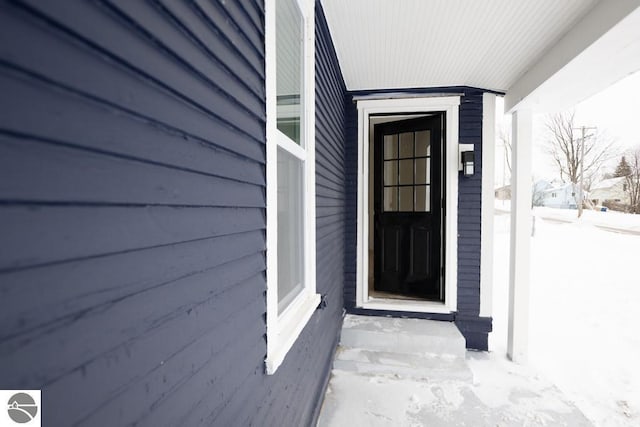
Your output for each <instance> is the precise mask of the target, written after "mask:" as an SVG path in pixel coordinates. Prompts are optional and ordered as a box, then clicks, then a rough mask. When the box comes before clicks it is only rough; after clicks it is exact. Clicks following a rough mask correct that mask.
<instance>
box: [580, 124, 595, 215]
mask: <svg viewBox="0 0 640 427" xmlns="http://www.w3.org/2000/svg"><path fill="white" fill-rule="evenodd" d="M579 129H581V130H582V138H580V184H579V185H578V200H577V203H576V204H577V205H578V218H580V217H581V216H582V204H583V202H584V190H583V189H584V141H585V139H586V138H587V136H593V134H591V135H587V134H586V132H587V129H588V130H596V129H597V128H596V127H587V126H581V127H580V128H579Z"/></svg>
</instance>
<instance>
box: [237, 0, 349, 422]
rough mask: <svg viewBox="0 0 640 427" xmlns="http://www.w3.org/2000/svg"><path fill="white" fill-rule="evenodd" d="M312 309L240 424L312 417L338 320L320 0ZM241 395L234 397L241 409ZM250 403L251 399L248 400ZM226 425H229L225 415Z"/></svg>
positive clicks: (332, 135) (333, 179) (337, 219)
mask: <svg viewBox="0 0 640 427" xmlns="http://www.w3.org/2000/svg"><path fill="white" fill-rule="evenodd" d="M315 37H316V53H315V55H316V56H315V67H316V77H315V83H316V94H315V95H316V129H315V130H316V141H315V143H316V278H317V281H316V291H317V292H318V293H319V294H321V295H323V297H324V298H325V300H326V307H325V308H324V309H322V310H316V312H315V314H314V315H313V317H312V318H311V320H310V321H309V324H308V325H307V326H306V328H305V329H304V330H303V331H302V334H301V335H300V337H299V338H298V341H297V342H296V344H295V345H294V347H293V348H292V349H291V350H290V352H289V354H287V357H286V358H285V361H284V364H283V365H282V366H280V368H278V372H277V374H276V376H275V377H274V378H267V384H268V389H269V391H268V392H267V393H266V395H265V396H264V397H263V399H262V400H261V401H260V402H259V408H258V412H257V413H256V414H255V415H249V414H247V416H246V417H245V418H242V419H241V420H240V421H241V422H240V423H238V424H239V425H244V424H247V423H252V424H255V425H274V426H276V425H277V426H285V425H286V426H304V425H311V424H313V422H314V420H315V419H316V417H317V411H318V409H319V406H318V405H319V404H320V403H321V401H322V397H323V390H324V387H325V385H326V381H327V380H328V375H329V369H330V366H331V363H332V360H333V351H334V349H335V345H336V344H337V337H338V333H339V330H340V326H341V323H342V311H343V299H342V290H343V278H344V273H343V272H344V251H345V236H344V233H345V231H344V230H345V198H346V196H345V167H346V166H345V164H346V162H345V136H344V101H343V100H344V94H345V86H344V81H343V78H342V74H341V71H340V67H339V65H338V61H337V58H336V54H335V50H334V47H333V44H332V41H331V38H330V35H329V30H328V27H327V24H326V21H325V18H324V14H323V12H322V6H321V5H320V2H319V1H317V2H316V29H315ZM242 401H243V399H240V401H238V402H237V405H238V407H240V408H242V403H241V402H242ZM248 401H249V402H251V399H248ZM227 421H228V424H227V425H232V424H233V423H232V422H231V420H227Z"/></svg>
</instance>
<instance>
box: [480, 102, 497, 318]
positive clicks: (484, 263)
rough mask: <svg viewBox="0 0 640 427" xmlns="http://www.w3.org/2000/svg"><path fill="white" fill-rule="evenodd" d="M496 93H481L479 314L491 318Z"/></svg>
mask: <svg viewBox="0 0 640 427" xmlns="http://www.w3.org/2000/svg"><path fill="white" fill-rule="evenodd" d="M495 146H496V95H494V94H492V93H484V94H483V95H482V199H481V200H482V213H481V218H482V219H481V222H480V224H481V236H480V316H481V317H491V314H492V310H493V308H492V302H493V240H494V239H493V214H494V207H493V200H494V197H495V195H494V190H493V188H494V179H495V178H494V173H495Z"/></svg>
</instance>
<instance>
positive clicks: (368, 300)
mask: <svg viewBox="0 0 640 427" xmlns="http://www.w3.org/2000/svg"><path fill="white" fill-rule="evenodd" d="M459 105H460V97H459V96H426V97H424V98H422V97H415V98H398V99H360V100H357V107H358V228H357V237H356V239H357V243H356V245H357V254H358V256H357V259H356V307H359V308H364V309H370V310H392V311H413V312H421V313H453V312H455V311H457V306H458V280H457V279H458V237H457V236H458V173H459V170H458V163H459V159H458V110H459ZM439 111H444V112H445V113H446V136H445V138H446V144H447V150H446V157H445V159H444V174H445V176H446V183H445V185H446V187H445V189H446V199H445V206H446V212H447V214H446V216H445V217H444V218H443V221H444V227H445V230H444V236H443V238H444V239H445V241H446V245H445V277H444V280H445V299H444V302H434V301H414V300H399V299H391V298H375V297H372V296H371V295H369V282H368V277H369V254H368V251H369V226H370V225H369V212H368V206H369V162H368V160H367V159H369V116H371V115H374V114H393V113H397V114H405V113H431V112H439Z"/></svg>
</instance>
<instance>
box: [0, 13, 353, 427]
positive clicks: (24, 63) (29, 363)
mask: <svg viewBox="0 0 640 427" xmlns="http://www.w3.org/2000/svg"><path fill="white" fill-rule="evenodd" d="M263 8H264V4H263V2H262V1H260V0H247V1H243V2H227V3H226V4H225V3H223V2H211V1H205V0H198V1H194V2H169V1H160V0H158V1H150V2H130V1H112V2H107V1H97V2H82V1H75V2H39V1H24V2H11V3H4V4H3V5H2V6H1V7H0V92H1V93H2V95H3V96H1V97H0V111H1V112H2V114H0V175H1V179H0V235H1V236H2V245H1V246H0V305H1V306H2V310H0V388H1V389H11V388H17V389H24V388H27V389H28V388H37V389H40V388H41V389H43V401H44V406H45V408H46V411H45V412H44V420H45V424H46V425H52V426H57V425H65V426H66V425H74V424H82V425H92V426H93V425H129V424H137V425H154V426H155V425H197V424H203V425H236V424H238V425H240V424H242V425H245V424H249V423H253V424H263V422H262V421H263V420H264V419H270V420H271V421H272V423H273V424H279V425H291V422H294V421H295V422H300V423H302V424H304V423H308V422H310V420H311V419H312V417H313V415H312V414H313V411H314V409H315V407H316V405H317V402H318V399H319V398H320V393H321V390H322V387H323V384H324V380H325V378H326V373H327V369H328V363H329V361H330V357H331V352H332V350H333V345H334V343H335V337H336V334H337V330H338V327H339V322H340V318H341V316H340V315H341V313H340V311H341V309H342V299H341V297H342V296H341V278H342V271H343V261H344V255H343V246H344V238H343V237H342V233H343V231H342V230H343V229H344V131H343V127H342V123H343V116H342V114H343V110H342V109H343V102H342V99H343V94H344V85H343V83H342V77H341V75H340V71H339V68H337V62H336V61H335V54H334V53H333V50H332V49H333V48H332V47H331V45H330V41H329V40H328V39H327V38H326V25H325V24H324V21H321V23H320V25H321V27H319V28H320V30H319V34H320V36H319V39H320V40H319V46H318V51H319V53H318V62H319V66H318V70H319V71H318V75H319V78H318V80H319V82H318V83H319V84H318V94H317V97H318V123H317V126H318V131H317V132H318V142H317V146H318V155H317V158H318V167H317V175H318V195H317V204H318V257H317V258H318V267H317V268H318V291H319V292H320V293H323V294H327V301H328V307H327V309H326V310H324V311H318V312H317V314H316V315H314V317H313V318H312V320H311V321H310V323H309V325H308V326H307V328H305V330H304V332H303V334H302V336H301V338H300V340H299V341H298V343H296V345H295V346H294V348H293V349H292V350H291V354H290V355H289V356H288V357H287V359H286V360H285V362H284V364H283V365H282V367H281V368H280V370H279V371H278V373H277V374H276V375H274V376H266V375H265V374H264V357H265V354H266V341H265V330H266V329H265V328H266V325H265V289H266V283H265V252H264V251H265V91H264V11H263ZM322 25H324V27H322ZM323 31H325V32H323Z"/></svg>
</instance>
